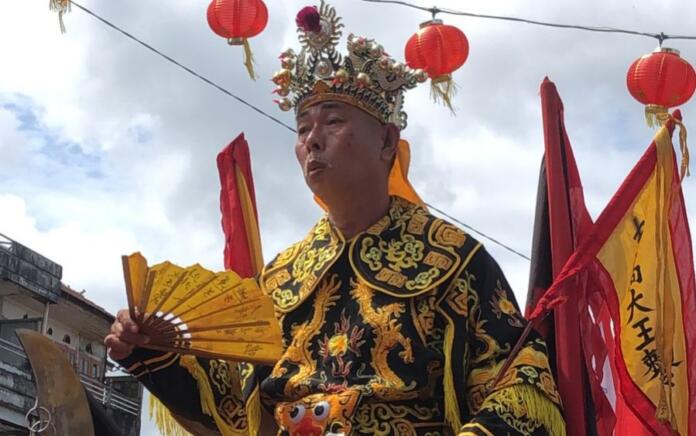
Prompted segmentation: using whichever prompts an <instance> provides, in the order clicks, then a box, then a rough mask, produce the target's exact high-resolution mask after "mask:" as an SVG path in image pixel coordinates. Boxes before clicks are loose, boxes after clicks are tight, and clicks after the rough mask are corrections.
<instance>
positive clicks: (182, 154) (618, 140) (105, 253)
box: [0, 0, 696, 434]
mask: <svg viewBox="0 0 696 436" xmlns="http://www.w3.org/2000/svg"><path fill="white" fill-rule="evenodd" d="M83 1H84V5H85V6H87V7H88V8H91V9H92V10H93V11H94V12H96V13H97V14H99V15H102V16H103V17H105V18H107V19H109V20H111V21H113V22H114V23H116V24H118V25H119V26H121V27H123V28H124V29H126V30H128V31H130V32H131V33H133V34H135V35H137V36H139V37H140V38H142V39H144V40H146V41H148V42H149V43H151V44H152V45H154V46H156V47H158V48H160V49H161V50H162V51H164V52H165V53H167V54H169V55H171V56H172V57H174V58H176V59H177V60H179V61H181V62H182V63H184V64H186V65H188V66H191V67H193V68H194V69H196V70H197V71H199V72H200V73H202V74H203V75H205V76H207V77H209V78H211V79H212V80H214V81H216V82H218V83H220V84H221V85H223V86H224V87H226V88H228V89H230V90H231V91H233V92H234V93H236V94H237V95H239V96H240V97H242V98H245V99H247V100H249V101H250V102H253V103H254V104H256V105H258V106H259V107H260V108H262V109H264V110H267V111H269V112H271V113H273V114H276V115H278V116H279V117H280V118H281V119H283V120H284V121H285V122H287V123H290V124H292V123H293V122H294V121H293V118H292V115H290V114H287V113H280V112H279V111H277V109H276V107H275V105H274V104H273V103H272V101H271V100H272V96H271V95H270V91H271V90H272V84H271V83H270V82H269V81H267V80H265V78H267V77H270V76H271V75H272V73H273V72H274V71H276V70H277V69H278V68H279V66H278V63H277V59H276V57H277V54H278V53H279V52H280V51H282V50H283V49H285V48H286V47H291V46H295V47H296V46H297V43H296V40H295V33H294V32H295V29H294V25H293V22H294V15H295V13H296V11H297V10H298V9H299V8H300V7H302V6H305V5H306V2H305V1H304V0H266V3H267V4H268V6H269V10H270V15H271V18H270V22H269V25H268V27H267V29H266V31H265V32H264V33H262V34H261V35H260V36H259V37H257V38H255V39H254V40H253V41H252V44H253V48H254V51H255V54H256V58H257V60H258V61H257V70H258V72H259V74H260V76H261V77H263V78H264V79H263V80H259V81H257V82H251V81H250V80H249V79H248V77H247V76H246V75H245V74H246V73H245V71H244V68H243V66H242V62H241V59H242V54H241V51H240V50H239V49H238V48H232V47H229V46H228V45H227V44H226V43H225V41H224V40H222V39H221V38H219V37H217V36H215V35H214V34H213V33H212V32H211V31H210V29H209V28H208V26H207V23H206V21H205V9H206V7H207V3H206V2H203V1H183V0H181V1H171V0H170V1H165V0H148V1H147V2H144V1H137V0H120V1H118V2H111V1H104V0H83ZM47 3H48V1H46V0H8V1H5V2H3V9H2V13H1V14H0V41H2V42H0V233H4V234H6V235H8V236H10V237H11V238H13V239H16V240H18V241H20V242H22V243H24V244H26V245H28V246H30V247H31V248H33V249H35V250H37V251H39V252H40V253H42V254H45V255H47V256H48V257H50V258H51V259H53V260H55V261H57V262H58V263H60V264H62V265H63V267H64V281H65V282H66V283H68V284H69V285H71V286H72V287H73V288H76V289H79V290H81V289H85V290H87V294H86V295H87V297H89V298H91V299H92V300H94V301H97V302H98V303H99V304H101V305H103V306H104V307H106V308H107V309H109V310H111V311H114V312H115V311H116V310H117V309H119V308H122V307H124V306H125V305H126V300H125V293H124V290H123V286H122V275H121V274H122V273H121V269H120V260H119V256H120V255H121V254H125V253H130V252H133V251H142V252H143V253H144V254H145V255H146V256H147V257H148V258H149V259H150V260H151V261H153V262H154V261H161V260H164V259H170V260H172V261H174V262H176V263H179V264H190V263H194V262H201V263H203V264H204V265H206V266H209V267H211V268H221V267H222V247H223V239H222V233H221V229H220V224H219V221H220V213H219V208H218V195H219V181H218V175H217V170H216V166H215V156H216V154H217V153H218V151H219V150H220V149H221V148H222V147H223V146H225V145H226V144H227V143H228V142H229V141H230V140H232V139H233V138H234V137H235V136H237V135H238V134H239V133H240V132H244V133H245V134H246V135H247V139H248V140H249V142H250V145H251V153H252V160H253V170H254V177H255V183H256V188H257V198H258V205H259V214H260V221H261V232H262V239H263V248H264V252H265V257H266V258H267V259H268V258H270V257H272V256H273V254H274V253H276V252H277V251H278V250H280V249H282V248H283V247H285V246H287V245H288V244H289V243H291V242H293V241H295V240H297V239H299V238H301V237H302V236H303V235H304V233H305V232H306V230H307V229H308V228H309V226H310V225H311V224H312V223H313V222H314V221H315V220H316V219H317V218H318V217H320V216H321V211H320V210H319V208H318V207H316V206H315V205H314V204H313V202H312V200H311V196H310V195H309V192H308V190H307V189H306V187H305V186H304V183H303V180H302V177H301V173H300V170H299V167H298V166H297V164H296V162H295V160H294V154H293V144H294V142H293V139H294V138H293V136H292V134H291V133H290V132H288V131H287V130H285V129H283V128H281V127H280V126H277V125H275V124H271V123H269V122H268V120H266V119H264V118H262V117H260V116H259V115H258V114H256V113H254V112H251V111H249V110H248V109H246V108H245V107H243V106H241V105H239V104H238V103H237V102H235V101H234V100H232V99H231V98H229V97H228V96H225V95H223V94H221V93H220V92H219V91H217V90H215V89H213V88H211V87H210V86H208V85H205V84H204V83H202V82H200V81H199V80H197V79H195V78H193V77H191V76H190V75H188V74H186V73H184V72H183V71H181V70H178V69H176V68H174V67H173V66H172V65H171V64H169V63H167V62H165V61H164V60H163V59H161V58H158V57H156V56H154V55H153V54H152V53H150V52H148V51H146V50H144V49H143V48H142V47H140V46H138V45H136V44H135V43H133V42H132V41H130V40H128V39H126V38H124V37H123V36H122V35H120V34H118V33H116V32H114V31H113V30H111V29H109V28H107V27H106V26H104V25H103V24H101V23H99V22H97V21H96V20H95V19H93V18H92V17H90V16H88V15H86V14H85V13H83V12H81V11H80V10H78V9H74V10H73V12H72V13H71V14H69V15H68V16H66V18H65V21H66V25H67V28H68V33H67V34H66V35H61V34H60V32H59V29H58V22H57V18H56V16H55V15H54V14H52V13H50V12H49V11H48V7H47ZM416 3H419V4H421V5H424V6H426V5H427V6H431V5H432V4H433V1H431V0H428V1H418V0H416ZM435 3H437V4H438V6H441V7H450V8H459V9H462V8H465V9H466V10H467V11H469V12H478V13H487V14H502V15H515V16H521V17H526V18H531V19H538V20H548V21H556V22H566V23H574V24H587V25H596V26H613V27H623V28H629V29H637V30H643V31H650V32H660V31H663V32H665V33H671V34H689V33H693V32H694V30H693V29H694V26H693V23H694V21H693V20H694V17H696V3H694V2H683V1H679V2H678V1H676V0H671V1H666V0H660V1H657V0H641V1H636V0H634V1H624V0H617V1H612V2H606V1H600V0H586V1H583V2H579V1H575V2H570V1H555V2H541V1H539V0H537V1H532V0H524V1H522V0H520V1H515V2H509V1H506V2H502V1H501V2H462V1H457V0H438V1H437V2H435ZM333 4H334V5H335V6H336V7H337V8H338V10H339V13H340V14H342V15H343V16H344V22H345V24H346V25H347V28H348V31H350V32H354V33H356V34H362V35H365V36H370V37H374V38H376V39H377V40H379V41H380V42H382V43H383V45H384V46H385V47H386V49H387V51H388V52H390V53H392V54H399V55H401V53H402V52H403V46H404V44H405V41H406V40H407V39H408V37H409V36H410V35H411V34H412V33H413V32H414V31H415V30H417V28H418V24H419V23H420V22H421V21H424V20H426V19H427V18H428V15H427V14H425V13H422V12H419V11H416V10H411V9H406V8H402V7H398V6H394V5H375V4H372V3H365V2H362V1H359V0H334V1H333ZM444 18H445V20H446V21H447V22H448V23H451V24H456V25H457V26H459V27H460V28H461V29H462V30H464V32H465V33H466V34H467V36H468V38H469V41H470V44H471V55H470V57H469V59H468V61H467V63H466V65H465V66H464V67H463V68H462V69H461V70H460V71H458V72H457V73H456V75H455V78H456V81H457V83H458V84H459V94H458V95H457V97H456V100H455V105H456V106H457V108H458V111H457V112H458V115H457V117H452V116H450V114H449V112H448V111H447V110H446V109H445V108H443V107H440V106H434V105H433V104H431V103H430V101H429V91H428V89H427V87H423V88H422V89H419V90H416V91H413V92H411V93H410V94H409V96H408V98H407V103H406V107H407V110H408V112H409V121H410V122H409V127H408V129H407V130H406V131H405V132H404V136H405V137H406V138H407V139H409V140H410V142H411V145H412V149H413V157H414V161H413V163H412V181H413V183H414V185H415V186H416V187H417V189H418V190H419V191H420V193H421V194H422V196H423V197H424V198H425V199H426V201H428V202H430V203H432V204H433V205H435V206H437V207H438V208H441V209H443V210H446V211H447V212H449V213H450V214H452V215H454V216H456V217H457V218H459V219H461V220H462V221H464V222H466V223H467V224H469V225H471V226H473V227H475V228H478V229H479V230H481V231H483V232H485V233H488V234H490V235H492V236H494V237H496V238H498V239H499V240H502V241H504V242H506V243H507V244H509V245H510V246H512V247H514V248H516V249H518V250H519V251H522V252H524V253H528V252H529V250H530V244H531V232H532V223H533V219H534V216H533V213H534V203H535V197H536V185H537V177H538V169H539V162H540V158H541V154H542V150H543V142H542V133H541V114H540V103H539V95H538V90H539V85H540V83H541V81H542V79H543V78H544V76H546V75H548V76H549V77H550V78H551V79H552V80H553V81H555V82H556V84H557V86H558V89H559V92H560V94H561V96H562V98H563V100H564V103H565V107H566V124H567V127H568V130H569V135H570V138H571V141H572V142H573V147H574V151H575V155H576V158H577V161H578V165H579V167H580V173H581V177H582V179H583V183H584V185H585V195H586V199H587V203H588V207H589V209H590V211H591V213H592V214H593V216H595V217H596V216H597V214H598V213H599V212H600V211H601V210H602V209H603V207H604V206H605V204H606V202H607V201H608V199H609V198H610V197H611V195H612V194H613V193H614V191H615V190H616V189H617V187H618V186H619V184H620V182H621V181H622V180H623V178H624V177H625V176H626V174H627V173H628V171H629V170H630V168H631V167H632V166H633V165H634V164H635V162H636V161H637V159H638V158H639V157H640V155H641V154H642V153H643V152H644V150H645V148H646V146H647V145H648V144H649V143H650V141H651V139H652V135H653V131H651V130H650V129H649V128H647V127H646V125H645V122H644V118H643V108H642V107H641V106H640V105H639V104H638V103H637V102H635V101H634V100H633V99H632V98H631V97H630V95H629V94H628V92H627V90H626V86H625V73H626V70H627V69H628V66H629V65H630V64H631V62H632V61H633V60H634V59H635V58H637V57H639V56H640V55H642V54H645V53H648V52H650V51H652V50H653V49H654V48H655V47H656V42H655V41H654V40H652V39H648V38H640V37H634V36H628V35H610V34H597V33H587V32H581V31H573V30H555V29H548V28H543V27H536V26H530V25H526V24H517V23H509V22H499V21H491V20H480V19H473V18H463V17H444ZM666 46H670V47H674V48H678V49H680V50H681V53H682V56H683V57H685V58H687V59H689V60H690V61H691V62H692V63H696V42H694V41H672V42H668V43H666ZM682 109H683V113H684V117H685V121H686V124H687V125H692V126H696V121H692V120H696V104H695V103H693V102H692V103H690V104H687V105H685V106H684V107H683V108H682ZM695 128H696V127H695ZM694 131H696V130H694ZM692 166H694V167H696V165H692ZM695 169H696V168H695ZM684 190H685V197H686V201H687V209H688V210H689V212H690V215H689V216H690V224H691V225H692V227H693V226H696V177H692V178H690V179H687V180H686V181H685V183H684ZM487 246H488V248H489V250H490V251H491V252H492V253H493V255H494V256H495V257H496V258H497V259H498V261H499V262H500V263H501V265H502V267H503V269H504V270H505V271H506V273H507V275H508V276H509V279H510V282H511V283H512V285H513V287H514V288H515V291H516V293H517V296H518V299H519V300H520V302H521V303H523V302H524V299H525V295H526V286H527V274H528V267H529V264H528V262H527V261H525V260H524V259H521V258H519V257H517V256H515V255H512V254H510V253H508V252H506V251H504V250H502V249H500V248H499V247H497V246H495V245H492V244H490V243H488V244H487ZM143 428H144V431H143V434H156V433H155V431H154V430H153V428H152V426H151V424H149V423H147V422H146V421H144V425H143Z"/></svg>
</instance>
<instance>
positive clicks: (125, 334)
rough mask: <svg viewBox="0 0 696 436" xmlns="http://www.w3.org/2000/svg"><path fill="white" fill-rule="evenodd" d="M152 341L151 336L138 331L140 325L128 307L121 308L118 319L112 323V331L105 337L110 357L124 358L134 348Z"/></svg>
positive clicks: (115, 358) (117, 315)
mask: <svg viewBox="0 0 696 436" xmlns="http://www.w3.org/2000/svg"><path fill="white" fill-rule="evenodd" d="M148 342H150V338H149V337H148V336H145V335H141V334H139V333H138V325H137V324H136V323H135V322H134V321H133V320H132V319H131V317H130V313H129V312H128V310H127V309H124V310H119V311H118V313H117V314H116V321H114V323H113V324H112V325H111V333H110V334H108V335H107V336H106V337H105V338H104V344H105V345H106V346H107V347H108V349H109V357H111V358H112V359H114V360H123V359H125V358H127V357H128V356H130V354H131V353H132V352H133V348H135V347H140V346H143V345H145V344H147V343H148Z"/></svg>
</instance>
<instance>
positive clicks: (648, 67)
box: [626, 48, 696, 126]
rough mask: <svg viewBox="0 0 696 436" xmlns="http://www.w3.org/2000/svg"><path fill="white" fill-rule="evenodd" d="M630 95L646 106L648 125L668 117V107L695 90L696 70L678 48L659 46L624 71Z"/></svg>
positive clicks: (681, 102)
mask: <svg viewBox="0 0 696 436" xmlns="http://www.w3.org/2000/svg"><path fill="white" fill-rule="evenodd" d="M626 85H627V86H628V91H629V92H630V93H631V95H632V96H633V97H634V98H635V99H636V100H638V101H639V102H641V103H643V104H644V105H646V107H645V116H646V119H647V121H648V124H649V125H650V126H654V125H661V124H662V122H663V121H664V120H665V119H667V117H668V112H667V109H669V108H671V107H675V106H679V105H681V104H684V103H686V102H687V101H688V100H689V99H690V98H691V96H692V95H693V94H694V90H696V72H694V68H693V67H692V66H691V65H689V63H688V62H687V61H685V60H684V59H682V58H681V57H680V56H679V51H678V50H674V49H670V48H659V49H657V50H655V51H654V52H652V53H650V54H647V55H645V56H642V57H641V58H639V59H637V60H636V61H635V62H633V64H632V65H631V67H630V68H629V69H628V73H627V74H626Z"/></svg>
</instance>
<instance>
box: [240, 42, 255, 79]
mask: <svg viewBox="0 0 696 436" xmlns="http://www.w3.org/2000/svg"><path fill="white" fill-rule="evenodd" d="M243 45H244V66H245V67H246V69H247V72H248V73H249V77H250V78H251V80H254V81H255V80H256V78H257V77H258V76H257V75H256V71H254V52H252V51H251V46H250V45H249V40H248V39H247V38H244V42H243Z"/></svg>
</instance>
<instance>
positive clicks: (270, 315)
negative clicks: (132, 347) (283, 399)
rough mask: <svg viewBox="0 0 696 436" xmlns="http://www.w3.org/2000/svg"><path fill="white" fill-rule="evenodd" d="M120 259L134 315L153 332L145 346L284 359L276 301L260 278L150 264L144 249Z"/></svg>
mask: <svg viewBox="0 0 696 436" xmlns="http://www.w3.org/2000/svg"><path fill="white" fill-rule="evenodd" d="M122 260H123V273H124V277H125V281H126V293H127V295H128V308H129V310H130V316H131V318H132V319H133V320H135V322H136V323H137V324H138V326H139V328H140V332H141V333H142V334H145V335H148V336H149V337H150V342H149V343H148V344H147V345H145V347H147V348H152V349H155V350H161V351H174V352H177V353H183V354H193V355H197V356H203V357H210V358H219V359H225V360H237V361H240V360H241V361H245V362H252V363H267V364H268V363H270V364H273V363H275V362H276V361H277V360H278V359H279V358H280V356H281V353H282V345H281V332H280V326H279V324H278V321H277V320H276V318H275V316H274V312H273V301H272V300H271V299H270V298H269V297H268V296H266V295H264V294H263V292H262V291H261V289H260V288H259V286H258V284H257V282H256V280H254V279H242V278H240V277H239V276H238V275H237V274H236V273H235V272H233V271H224V272H218V273H214V272H212V271H209V270H207V269H205V268H203V267H202V266H200V265H198V264H196V265H193V266H190V267H188V268H182V267H180V266H176V265H174V264H172V263H170V262H163V263H160V264H158V265H154V266H152V267H148V265H147V260H146V259H145V258H144V257H143V256H142V255H141V254H140V253H134V254H132V255H130V256H123V257H122Z"/></svg>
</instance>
